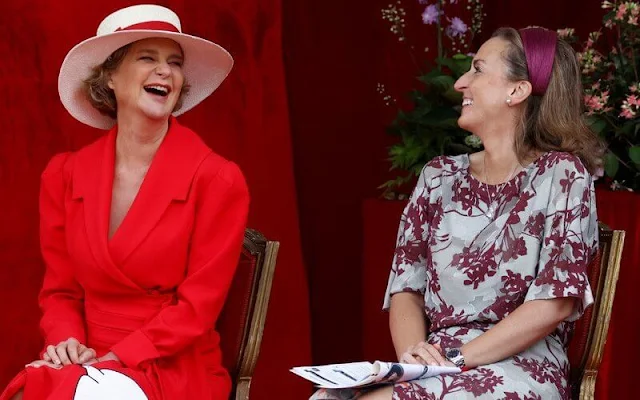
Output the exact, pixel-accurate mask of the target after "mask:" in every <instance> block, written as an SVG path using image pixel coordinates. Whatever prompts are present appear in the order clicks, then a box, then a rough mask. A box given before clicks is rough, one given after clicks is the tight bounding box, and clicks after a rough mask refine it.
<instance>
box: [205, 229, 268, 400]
mask: <svg viewBox="0 0 640 400" xmlns="http://www.w3.org/2000/svg"><path fill="white" fill-rule="evenodd" d="M278 248H279V243H278V242H272V241H268V240H266V239H265V238H264V236H262V235H261V234H260V233H258V232H257V231H254V230H251V229H248V230H247V231H246V233H245V238H244V245H243V248H242V255H241V257H240V261H239V264H238V269H237V271H236V274H235V276H234V278H233V283H232V284H231V288H230V290H229V295H228V297H227V300H226V302H225V306H224V309H223V310H222V313H221V315H220V318H219V319H218V324H217V328H218V332H220V336H221V339H220V340H221V346H222V354H223V363H224V365H225V367H226V368H227V369H228V370H229V373H230V374H231V378H232V380H233V392H232V394H231V399H238V400H239V399H243V400H246V399H248V398H249V389H250V385H251V376H252V375H253V370H254V368H255V364H256V362H257V358H258V354H259V352H260V343H261V341H262V331H263V329H264V320H265V317H266V313H267V306H268V303H269V294H270V292H271V282H272V279H273V272H274V269H275V263H276V257H277V252H278Z"/></svg>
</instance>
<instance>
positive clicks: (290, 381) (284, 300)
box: [0, 0, 310, 400]
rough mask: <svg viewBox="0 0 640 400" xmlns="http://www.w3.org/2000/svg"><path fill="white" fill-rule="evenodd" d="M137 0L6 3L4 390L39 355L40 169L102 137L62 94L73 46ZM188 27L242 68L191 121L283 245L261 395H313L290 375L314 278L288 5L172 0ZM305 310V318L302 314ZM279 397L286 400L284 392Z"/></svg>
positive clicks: (261, 366)
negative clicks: (300, 188) (289, 65)
mask: <svg viewBox="0 0 640 400" xmlns="http://www.w3.org/2000/svg"><path fill="white" fill-rule="evenodd" d="M136 3H137V2H133V1H123V0H120V1H117V0H114V1H109V2H103V3H95V4H93V3H92V4H91V6H89V7H88V6H87V3H86V2H84V1H81V0H63V1H58V2H51V1H45V0H32V1H23V0H5V1H3V2H2V4H1V5H0V37H1V38H2V39H0V50H2V54H4V55H5V61H4V62H3V63H2V64H1V66H0V90H1V91H2V94H3V95H2V96H1V97H0V109H1V110H2V111H0V115H1V117H0V118H1V120H2V123H3V126H2V129H3V131H2V133H1V134H0V193H2V196H0V209H1V210H3V211H2V212H1V213H0V314H1V315H2V319H1V321H2V323H1V324H0V325H2V330H0V342H2V343H5V344H7V346H5V347H6V348H5V351H4V353H3V355H2V357H0V386H2V387H3V386H4V385H5V384H6V383H7V381H8V379H9V378H10V377H11V376H12V375H13V374H15V373H16V372H17V371H18V370H20V369H21V368H22V366H23V365H24V364H25V363H26V362H29V361H31V360H32V359H33V358H34V357H36V356H37V351H38V350H39V346H40V338H39V337H40V335H39V332H38V328H37V322H38V318H39V311H38V309H37V305H36V296H37V291H38V289H39V286H40V283H41V280H42V272H43V267H42V263H41V260H40V255H39V249H38V243H37V229H38V208H37V199H38V185H39V174H40V172H41V171H42V170H43V168H44V166H45V164H46V162H47V161H48V160H49V158H50V157H51V156H52V155H53V154H54V153H57V152H59V151H64V150H69V149H78V148H79V147H81V146H82V145H85V144H87V143H89V142H91V141H93V140H94V139H95V138H97V137H98V136H99V135H100V134H101V132H99V131H97V130H94V129H91V128H88V127H85V126H83V125H81V124H80V123H79V122H76V121H75V120H73V119H72V118H71V117H70V116H69V115H68V114H67V113H66V111H65V110H64V109H63V107H62V105H61V104H60V101H59V100H58V94H57V74H58V69H59V66H60V64H61V62H62V59H63V57H64V55H65V54H66V52H67V51H68V50H69V49H70V48H71V47H72V46H73V45H75V44H76V43H78V42H80V41H81V40H84V39H86V38H88V37H90V36H92V35H94V34H95V31H96V28H97V26H98V23H99V22H100V21H101V20H102V18H104V17H105V16H106V15H107V14H109V13H110V12H112V11H115V10H116V9H118V8H121V7H125V6H129V5H132V4H136ZM156 3H158V4H161V5H164V6H168V7H170V8H171V9H173V10H174V11H175V12H176V13H177V14H178V15H179V16H180V17H181V20H182V27H183V30H184V31H185V32H186V33H189V34H194V35H196V36H201V37H204V38H207V39H210V40H213V41H215V42H218V43H220V44H221V45H222V46H224V47H225V48H227V49H228V50H229V51H230V52H231V54H232V55H233V56H234V58H235V61H236V64H235V67H234V70H233V71H232V73H231V75H230V76H229V78H228V80H227V81H226V82H225V83H223V85H222V86H221V88H220V89H219V90H218V91H217V92H216V93H214V95H213V96H212V97H210V98H209V99H207V100H206V101H205V102H204V103H203V104H200V105H199V106H198V107H196V108H195V109H194V110H192V111H190V112H188V113H187V114H185V116H183V117H181V118H180V121H181V122H182V123H183V124H184V125H186V126H188V127H190V128H192V129H194V130H195V131H196V132H198V133H199V134H200V135H201V137H202V138H203V139H204V140H205V141H206V142H207V143H208V144H209V145H210V146H211V147H212V148H213V149H214V150H215V151H217V152H218V153H220V154H222V155H223V156H225V157H227V158H229V159H231V160H234V161H236V162H238V163H239V164H240V166H241V167H242V169H243V171H244V173H245V175H246V178H247V182H248V184H249V188H250V191H251V195H252V205H251V213H250V222H249V223H250V226H251V227H254V228H257V229H259V230H261V231H262V232H264V233H265V235H266V236H267V237H269V238H270V239H273V240H280V241H281V242H282V246H281V251H280V255H279V260H278V265H277V267H276V276H275V279H274V284H273V292H272V295H271V302H270V307H269V313H268V316H267V321H266V329H265V332H264V341H263V346H262V352H261V356H260V361H259V363H258V366H257V371H256V373H255V379H254V381H253V384H252V398H255V399H258V400H259V399H272V398H274V395H273V394H274V393H276V394H277V393H286V394H287V396H290V397H289V398H292V399H293V398H304V397H305V396H306V395H308V393H309V390H310V387H309V386H308V385H306V383H304V382H302V381H301V380H300V379H296V378H295V377H294V376H293V375H292V374H290V373H289V372H288V369H289V368H290V367H291V366H294V365H305V364H308V363H310V334H309V329H310V328H309V310H308V302H307V298H308V293H307V287H306V274H305V270H304V267H303V264H302V255H301V250H300V239H299V231H298V215H297V205H296V191H295V184H294V177H293V167H292V154H291V141H290V134H289V122H288V120H289V118H288V110H287V107H288V104H287V98H286V91H285V90H284V71H283V66H282V46H281V3H280V0H260V1H258V0H251V1H243V2H237V1H233V0H219V1H215V2H202V1H195V0H193V1H187V0H183V1H180V0H171V1H158V2H156ZM293 315H295V317H291V316H293ZM275 397H279V398H285V397H284V396H283V397H280V396H278V395H276V396H275Z"/></svg>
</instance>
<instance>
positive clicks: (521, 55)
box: [491, 28, 606, 174]
mask: <svg viewBox="0 0 640 400" xmlns="http://www.w3.org/2000/svg"><path fill="white" fill-rule="evenodd" d="M491 37H492V38H493V37H498V38H501V39H503V40H505V41H507V42H508V43H509V46H508V47H507V50H506V51H505V52H504V53H503V55H502V56H503V59H504V61H505V64H506V65H507V78H508V79H509V80H511V81H523V80H525V81H528V80H529V73H528V69H527V59H526V56H525V52H524V48H523V45H522V40H521V38H520V34H519V33H518V31H517V30H515V29H513V28H500V29H498V30H497V31H496V32H495V33H494V34H493V35H492V36H491ZM583 98H584V93H583V90H582V80H581V73H580V64H579V62H578V58H577V56H576V53H575V51H574V50H573V49H572V48H571V46H570V45H569V44H568V43H567V42H565V41H564V40H562V39H560V38H558V42H557V45H556V54H555V57H554V62H553V72H552V74H551V79H550V81H549V86H548V88H547V91H546V92H545V94H544V95H543V96H534V95H531V96H529V98H528V99H527V100H526V105H525V109H524V112H523V113H522V116H521V119H520V122H519V127H518V131H519V134H518V135H516V141H515V149H516V153H517V155H518V158H519V159H520V160H521V161H524V160H526V159H527V158H530V157H531V156H532V155H534V154H535V153H538V152H546V151H563V152H569V153H572V154H575V155H576V156H578V157H580V159H581V160H582V162H583V164H584V165H585V167H586V168H587V170H588V171H589V172H590V173H591V174H593V173H595V171H596V170H597V169H598V168H599V167H600V166H601V165H602V156H603V154H604V150H605V148H606V147H605V145H604V143H603V141H602V140H601V139H600V138H599V137H598V136H597V135H596V134H595V133H594V132H593V131H592V130H591V129H589V127H588V126H587V124H586V122H585V119H584V114H583V107H584V103H583Z"/></svg>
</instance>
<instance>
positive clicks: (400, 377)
mask: <svg viewBox="0 0 640 400" xmlns="http://www.w3.org/2000/svg"><path fill="white" fill-rule="evenodd" d="M291 372H293V373H294V374H296V375H298V376H300V377H302V378H304V379H307V380H309V381H311V382H313V383H315V384H316V385H317V386H318V387H321V388H327V389H343V388H353V387H362V386H367V385H371V384H380V383H391V382H404V381H410V380H414V379H421V378H427V377H430V376H436V375H442V374H454V373H459V372H460V369H459V368H456V367H441V366H435V365H430V366H426V365H419V364H400V363H391V362H381V361H376V362H375V363H369V362H355V363H346V364H329V365H318V366H310V367H296V368H292V369H291Z"/></svg>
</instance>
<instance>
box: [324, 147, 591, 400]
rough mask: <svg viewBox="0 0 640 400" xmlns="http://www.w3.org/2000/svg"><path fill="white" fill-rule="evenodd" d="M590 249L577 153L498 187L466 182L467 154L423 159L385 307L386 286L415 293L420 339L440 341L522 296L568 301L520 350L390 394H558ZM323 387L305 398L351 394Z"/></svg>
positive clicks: (480, 323) (584, 178)
mask: <svg viewBox="0 0 640 400" xmlns="http://www.w3.org/2000/svg"><path fill="white" fill-rule="evenodd" d="M492 202H493V204H492ZM490 206H491V207H492V209H493V210H495V212H494V213H493V216H492V217H490V216H489V215H487V213H486V211H487V210H488V209H489V207H490ZM596 249H597V218H596V210H595V197H594V188H593V180H592V178H591V176H590V175H589V173H588V172H587V171H586V169H585V167H584V165H583V164H582V163H581V161H580V160H579V159H578V158H577V157H575V156H573V155H571V154H568V153H561V152H549V153H546V154H544V155H542V156H541V157H540V158H538V159H537V160H536V161H535V162H533V163H532V164H530V165H528V166H527V167H526V168H524V169H523V170H522V171H521V172H520V173H519V174H518V175H516V176H515V177H514V178H513V179H511V180H510V181H509V182H506V183H504V184H502V185H485V184H483V183H482V182H480V181H478V180H477V179H476V178H475V177H474V176H473V175H471V173H470V172H469V157H468V156H467V155H462V156H456V157H440V158H436V159H434V160H433V161H431V162H430V163H429V164H427V165H426V166H425V168H424V170H423V171H422V173H421V175H420V178H419V181H418V184H417V185H416V188H415V190H414V192H413V194H412V196H411V200H410V201H409V204H408V205H407V207H406V208H405V211H404V214H403V216H402V219H401V222H400V228H399V231H398V239H397V247H396V254H395V257H394V261H393V264H392V268H391V273H390V276H389V282H388V287H387V293H386V295H385V301H384V308H385V309H387V308H388V307H389V300H390V298H391V296H392V295H393V294H395V293H398V292H403V291H413V292H417V293H420V294H422V295H424V303H425V313H426V315H427V317H428V318H429V320H430V333H429V337H428V340H429V341H430V342H431V343H439V344H440V345H441V346H442V347H443V348H449V347H459V346H460V345H461V344H463V343H466V342H468V341H470V340H472V339H474V338H476V337H478V336H479V335H481V334H482V333H484V332H486V331H487V330H489V329H491V327H492V326H494V325H495V324H496V323H498V322H499V321H500V320H502V319H503V318H505V317H506V316H507V315H509V314H510V313H511V312H512V311H513V310H515V309H516V308H517V307H518V306H520V305H521V304H523V303H524V302H526V301H530V300H536V299H550V298H557V297H575V298H576V299H577V301H576V306H575V309H574V311H573V313H572V315H571V316H570V317H569V318H567V320H566V321H564V322H562V323H561V324H560V325H559V326H558V328H557V329H556V330H555V331H554V332H552V333H551V334H550V335H549V336H547V337H546V338H544V339H542V340H540V341H539V342H538V343H536V344H534V345H533V346H532V347H530V348H529V349H527V350H525V351H523V352H521V353H520V354H518V355H516V356H514V357H510V358H507V359H505V360H502V361H500V362H497V363H494V364H490V365H485V366H482V367H480V368H476V369H473V370H470V371H466V372H463V373H461V374H458V375H449V376H441V377H434V378H427V379H423V380H418V381H413V382H408V383H403V384H396V385H395V386H394V394H393V399H395V400H409V399H411V400H413V399H439V400H450V399H467V398H480V399H505V400H515V399H522V400H525V399H526V400H534V399H545V400H547V399H568V398H569V390H568V388H567V386H568V384H567V378H568V374H569V363H568V360H567V354H566V346H567V344H568V340H569V338H570V333H571V330H572V327H573V323H572V322H573V321H575V320H576V319H578V318H579V317H580V315H582V312H583V311H584V309H585V307H587V306H589V305H590V304H591V303H592V302H593V297H592V293H591V288H590V287H589V283H588V279H587V275H586V267H587V265H588V263H589V261H590V260H591V259H592V257H593V255H594V253H595V251H596ZM325 394H326V393H325ZM332 396H333V397H317V398H339V399H348V398H351V397H350V396H353V392H350V393H348V392H342V393H340V392H336V393H333V394H332Z"/></svg>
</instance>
